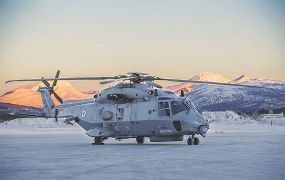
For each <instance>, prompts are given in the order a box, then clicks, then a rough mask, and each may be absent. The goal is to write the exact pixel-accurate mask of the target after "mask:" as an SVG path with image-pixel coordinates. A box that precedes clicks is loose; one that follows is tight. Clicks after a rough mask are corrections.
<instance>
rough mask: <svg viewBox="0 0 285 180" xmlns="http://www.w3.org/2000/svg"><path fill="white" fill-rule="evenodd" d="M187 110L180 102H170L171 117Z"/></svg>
mask: <svg viewBox="0 0 285 180" xmlns="http://www.w3.org/2000/svg"><path fill="white" fill-rule="evenodd" d="M188 109H189V108H188V107H187V106H186V105H185V104H184V103H183V102H182V101H171V111H172V115H175V114H178V113H180V112H182V111H186V110H188Z"/></svg>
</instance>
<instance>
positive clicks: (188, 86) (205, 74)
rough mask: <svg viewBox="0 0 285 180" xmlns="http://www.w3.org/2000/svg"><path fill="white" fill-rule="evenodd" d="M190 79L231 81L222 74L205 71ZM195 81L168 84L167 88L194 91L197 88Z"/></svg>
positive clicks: (175, 90)
mask: <svg viewBox="0 0 285 180" xmlns="http://www.w3.org/2000/svg"><path fill="white" fill-rule="evenodd" d="M190 80H195V81H213V82H221V83H227V82H229V81H230V79H228V78H225V77H223V76H222V75H220V74H215V73H210V72H203V73H201V74H199V75H196V76H194V77H192V78H190ZM193 85H194V84H193V83H182V84H178V85H174V86H168V87H166V88H167V89H169V90H171V91H173V92H179V91H180V90H181V89H183V90H184V92H192V91H194V90H195V88H194V87H193Z"/></svg>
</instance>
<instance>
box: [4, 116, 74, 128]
mask: <svg viewBox="0 0 285 180" xmlns="http://www.w3.org/2000/svg"><path fill="white" fill-rule="evenodd" d="M75 126H78V125H77V124H74V125H73V126H72V125H67V124H65V123H64V119H58V122H56V121H55V119H45V118H30V119H26V118H18V119H14V120H11V121H5V122H3V123H0V128H69V127H75Z"/></svg>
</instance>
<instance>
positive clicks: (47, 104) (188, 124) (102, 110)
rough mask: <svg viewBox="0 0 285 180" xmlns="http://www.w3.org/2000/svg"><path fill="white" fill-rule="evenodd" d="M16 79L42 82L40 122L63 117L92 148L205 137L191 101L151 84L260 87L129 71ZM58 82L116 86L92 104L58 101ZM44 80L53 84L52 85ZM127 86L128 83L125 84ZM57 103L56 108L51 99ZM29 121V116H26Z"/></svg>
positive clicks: (202, 122)
mask: <svg viewBox="0 0 285 180" xmlns="http://www.w3.org/2000/svg"><path fill="white" fill-rule="evenodd" d="M59 74H60V71H57V73H56V76H55V78H43V77H42V78H40V79H19V80H9V81H7V82H6V83H9V82H20V81H42V82H43V83H44V84H45V87H39V89H38V92H39V93H40V94H41V98H42V103H43V108H42V111H43V114H44V117H45V118H55V119H56V121H57V118H66V120H65V122H67V123H71V124H72V122H76V123H78V124H79V125H80V126H81V127H82V128H83V129H85V130H86V134H87V135H88V136H90V137H94V143H93V144H96V145H97V144H104V143H103V141H104V140H106V139H108V138H116V139H119V140H120V139H126V138H136V141H137V143H138V144H143V143H144V138H145V137H149V139H150V141H151V142H165V141H182V140H183V137H184V136H185V135H187V136H189V137H188V140H187V143H188V145H192V144H194V145H198V144H199V142H200V141H199V138H198V137H197V135H201V136H203V137H205V135H206V133H207V131H208V129H209V122H208V121H207V120H206V119H204V118H203V116H202V114H201V113H200V112H199V111H198V110H197V109H196V107H195V106H194V104H193V103H192V102H191V100H190V99H189V98H187V97H185V96H184V92H183V90H182V91H181V94H180V96H178V95H176V94H175V93H174V92H172V91H169V90H166V89H163V88H162V87H161V86H160V85H159V84H157V83H155V82H154V81H171V82H191V83H203V84H214V85H226V86H241V87H250V88H262V87H259V86H250V85H239V84H228V83H217V82H208V81H194V80H181V79H169V78H160V77H156V76H149V75H148V74H146V73H141V72H131V73H127V74H126V75H119V76H114V77H71V78H70V77H68V78H60V77H59ZM58 80H101V82H100V84H109V83H117V84H116V85H114V86H112V87H110V88H107V89H104V90H102V91H101V92H99V93H98V94H96V95H95V96H94V98H92V99H85V100H67V101H63V100H62V99H61V97H60V96H59V95H58V94H57V93H56V92H55V91H54V87H55V86H56V84H57V81H58ZM48 81H53V83H52V85H51V84H50V83H49V82H48ZM125 81H127V82H125ZM52 94H53V95H54V96H55V98H56V99H57V100H58V101H59V102H60V105H58V106H56V105H55V103H54V102H53V100H52V98H51V95H52ZM29 117H30V116H29Z"/></svg>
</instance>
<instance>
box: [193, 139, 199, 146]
mask: <svg viewBox="0 0 285 180" xmlns="http://www.w3.org/2000/svg"><path fill="white" fill-rule="evenodd" d="M199 144H200V140H199V138H197V137H195V138H194V145H199Z"/></svg>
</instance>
